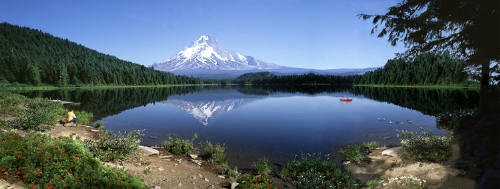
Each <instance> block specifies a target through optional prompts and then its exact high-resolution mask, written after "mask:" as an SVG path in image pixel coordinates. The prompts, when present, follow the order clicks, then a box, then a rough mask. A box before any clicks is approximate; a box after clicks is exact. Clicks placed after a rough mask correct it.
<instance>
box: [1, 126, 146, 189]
mask: <svg viewBox="0 0 500 189" xmlns="http://www.w3.org/2000/svg"><path fill="white" fill-rule="evenodd" d="M0 148H1V149H2V150H0V173H1V174H2V175H4V176H3V177H7V178H10V179H19V180H21V181H22V182H23V183H25V184H26V185H27V186H28V187H30V188H65V187H66V188H144V186H143V184H142V182H141V181H140V180H139V179H138V178H134V177H132V176H130V175H129V174H127V173H126V172H125V171H123V170H122V169H116V168H110V167H107V166H104V165H103V164H102V163H101V162H100V161H98V160H97V159H95V158H93V157H92V155H91V154H90V153H89V151H88V150H87V149H85V148H84V147H83V143H82V142H81V141H78V140H77V141H74V140H72V139H71V138H70V137H58V138H51V137H49V136H46V135H43V134H39V133H33V134H30V135H27V136H26V137H20V136H19V135H17V134H15V133H13V132H8V133H6V132H0Z"/></svg>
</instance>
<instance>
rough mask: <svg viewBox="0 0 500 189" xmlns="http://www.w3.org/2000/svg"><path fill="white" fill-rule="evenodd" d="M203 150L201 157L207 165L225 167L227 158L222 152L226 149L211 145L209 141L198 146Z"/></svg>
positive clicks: (218, 145) (220, 145)
mask: <svg viewBox="0 0 500 189" xmlns="http://www.w3.org/2000/svg"><path fill="white" fill-rule="evenodd" d="M200 145H201V146H202V149H203V153H202V154H201V157H202V158H203V159H204V160H206V161H207V162H208V163H211V164H215V165H221V166H226V167H227V157H226V154H225V153H224V151H225V150H226V147H225V146H224V144H219V143H217V144H215V145H214V144H212V143H211V142H210V141H205V143H201V144H200Z"/></svg>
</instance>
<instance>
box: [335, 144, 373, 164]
mask: <svg viewBox="0 0 500 189" xmlns="http://www.w3.org/2000/svg"><path fill="white" fill-rule="evenodd" d="M339 152H340V153H341V154H343V155H344V158H345V159H346V160H348V161H350V162H353V163H361V162H362V161H364V160H365V159H366V153H365V151H364V150H363V149H362V147H361V145H360V144H354V145H349V146H346V147H344V148H341V149H340V150H339Z"/></svg>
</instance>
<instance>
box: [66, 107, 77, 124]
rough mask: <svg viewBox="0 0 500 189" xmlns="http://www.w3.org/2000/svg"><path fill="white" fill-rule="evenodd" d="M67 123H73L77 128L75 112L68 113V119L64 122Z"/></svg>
mask: <svg viewBox="0 0 500 189" xmlns="http://www.w3.org/2000/svg"><path fill="white" fill-rule="evenodd" d="M66 121H67V123H75V125H76V126H78V123H76V122H77V121H78V118H76V115H75V112H74V111H73V110H71V111H69V112H68V119H67V120H66Z"/></svg>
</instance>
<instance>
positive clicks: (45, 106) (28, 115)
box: [16, 98, 64, 131]
mask: <svg viewBox="0 0 500 189" xmlns="http://www.w3.org/2000/svg"><path fill="white" fill-rule="evenodd" d="M24 107H25V110H24V111H22V112H21V113H20V115H18V117H17V119H16V125H17V127H18V128H19V129H21V130H34V131H43V130H50V129H52V128H53V127H54V126H55V124H56V123H57V120H58V118H59V115H61V112H64V108H63V106H62V104H60V103H55V102H50V101H46V100H43V99H41V98H35V99H29V100H28V101H27V102H26V103H25V105H24Z"/></svg>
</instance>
